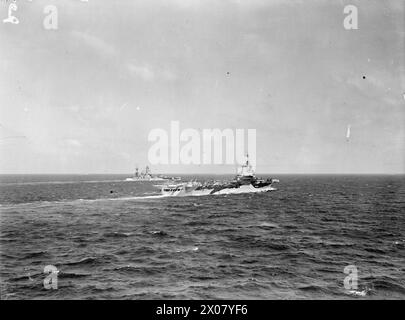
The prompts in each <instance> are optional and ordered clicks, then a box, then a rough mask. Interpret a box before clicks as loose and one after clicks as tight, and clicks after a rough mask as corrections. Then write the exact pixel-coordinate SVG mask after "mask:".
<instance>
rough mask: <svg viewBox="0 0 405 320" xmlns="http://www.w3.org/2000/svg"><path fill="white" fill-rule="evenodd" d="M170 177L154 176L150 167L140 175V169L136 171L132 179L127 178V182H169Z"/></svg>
mask: <svg viewBox="0 0 405 320" xmlns="http://www.w3.org/2000/svg"><path fill="white" fill-rule="evenodd" d="M167 180H169V179H168V177H161V176H156V175H153V174H152V172H151V171H150V169H149V167H148V166H146V168H145V171H142V172H141V173H139V169H138V168H136V169H135V174H134V176H133V177H131V178H126V179H125V181H167Z"/></svg>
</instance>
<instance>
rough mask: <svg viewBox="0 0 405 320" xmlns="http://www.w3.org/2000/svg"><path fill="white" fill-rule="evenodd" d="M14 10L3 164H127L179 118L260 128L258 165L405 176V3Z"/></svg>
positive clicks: (97, 4) (4, 29) (201, 124)
mask: <svg viewBox="0 0 405 320" xmlns="http://www.w3.org/2000/svg"><path fill="white" fill-rule="evenodd" d="M17 4H18V10H17V12H15V14H14V15H15V16H16V17H18V19H19V20H20V23H19V24H18V25H13V24H10V23H7V24H5V23H1V24H0V107H1V110H0V125H1V126H0V139H1V140H0V172H1V173H126V172H132V171H133V170H134V166H135V164H139V165H140V166H144V165H146V164H147V162H148V158H147V153H148V150H149V148H150V147H151V145H152V143H151V142H148V139H147V138H148V134H149V132H150V131H151V130H152V129H154V128H163V129H167V130H168V129H169V126H170V121H174V120H176V121H177V120H178V121H180V126H181V129H185V128H195V129H204V128H220V129H225V128H231V129H236V128H239V129H243V128H244V129H256V130H257V171H258V172H262V173H267V172H268V173H404V172H405V159H404V157H405V143H404V142H405V99H404V97H403V94H404V93H405V81H404V79H405V78H404V74H405V66H404V30H405V28H404V20H405V13H404V2H403V1H398V0H396V1H381V0H374V1H373V0H367V1H366V0H362V1H355V0H351V1H340V0H336V1H320V0H309V1H281V0H275V1H271V0H268V1H259V0H254V1H252V0H249V1H248V0H246V1H243V0H239V1H238V0H226V1H223V0H221V1H219V0H218V1H205V0H204V1H197V0H192V1H185V0H184V1H180V0H175V1H167V0H164V1H163V0H162V1H149V0H148V1H146V0H144V1H134V0H126V1H123V0H121V1H111V0H109V1H106V0H97V1H95V0H89V2H81V1H79V0H65V1H52V0H46V1H40V0H34V1H32V2H29V1H25V0H21V1H17ZM48 4H55V5H56V6H57V8H58V13H59V19H58V24H59V26H58V27H59V28H58V30H54V31H46V30H45V29H44V28H43V20H44V17H45V14H44V13H43V9H44V6H45V5H48ZM346 4H354V5H356V6H357V7H358V10H359V29H358V30H345V29H344V28H343V19H344V17H345V14H344V13H343V8H344V6H345V5H346ZM7 9H8V4H6V3H5V2H4V1H2V2H1V4H0V17H1V20H3V19H5V18H6V17H7ZM348 125H350V126H351V136H350V139H349V140H348V141H347V139H346V131H347V127H348ZM152 169H154V171H156V172H160V173H162V172H167V173H173V172H178V173H191V172H196V173H208V172H213V173H221V172H225V173H230V172H234V168H233V167H232V166H224V165H218V166H204V165H202V166H187V165H177V166H170V165H166V166H153V167H152Z"/></svg>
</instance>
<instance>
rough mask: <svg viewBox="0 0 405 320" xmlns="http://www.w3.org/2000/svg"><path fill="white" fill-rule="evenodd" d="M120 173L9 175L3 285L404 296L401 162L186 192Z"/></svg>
mask: <svg viewBox="0 0 405 320" xmlns="http://www.w3.org/2000/svg"><path fill="white" fill-rule="evenodd" d="M126 177H127V175H1V176H0V204H1V207H0V210H1V215H0V218H1V219H0V231H1V234H0V294H1V299H4V300H5V299H173V300H176V299H360V300H361V299H404V298H405V176H404V175H275V176H273V177H274V178H278V179H279V180H280V182H279V183H278V184H277V190H275V191H271V192H266V193H258V194H238V195H208V196H187V197H162V196H161V195H160V190H159V186H158V185H157V184H158V182H128V181H125V178H126ZM182 178H183V180H185V181H187V180H189V179H192V178H197V180H200V181H205V180H211V179H216V180H221V179H229V178H231V176H208V175H207V176H197V177H196V176H193V177H191V176H183V177H182ZM49 266H53V267H49ZM47 268H48V269H49V268H54V270H57V271H55V273H54V274H48V273H47V272H45V271H46V269H47ZM50 277H51V278H52V279H53V282H51V281H50V280H49V279H50Z"/></svg>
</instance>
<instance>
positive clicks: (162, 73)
mask: <svg viewBox="0 0 405 320" xmlns="http://www.w3.org/2000/svg"><path fill="white" fill-rule="evenodd" d="M127 68H128V71H129V72H130V74H131V75H133V76H135V77H138V78H141V79H143V80H145V81H153V80H163V81H173V80H176V79H177V76H176V74H175V73H174V72H172V71H170V70H168V69H160V68H154V67H152V66H150V65H148V64H143V65H137V64H134V63H128V64H127Z"/></svg>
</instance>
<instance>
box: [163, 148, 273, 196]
mask: <svg viewBox="0 0 405 320" xmlns="http://www.w3.org/2000/svg"><path fill="white" fill-rule="evenodd" d="M277 182H279V180H278V179H272V178H268V179H261V178H257V177H256V174H255V171H254V170H253V168H252V166H251V164H250V163H249V155H246V162H245V163H244V164H243V165H242V166H241V167H240V168H239V170H238V173H237V175H236V177H235V178H234V179H233V180H230V181H207V182H198V181H189V182H184V183H177V184H165V185H163V186H162V187H161V193H162V195H166V196H203V195H213V194H235V193H257V192H268V191H273V190H276V188H274V187H273V184H274V183H277Z"/></svg>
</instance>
